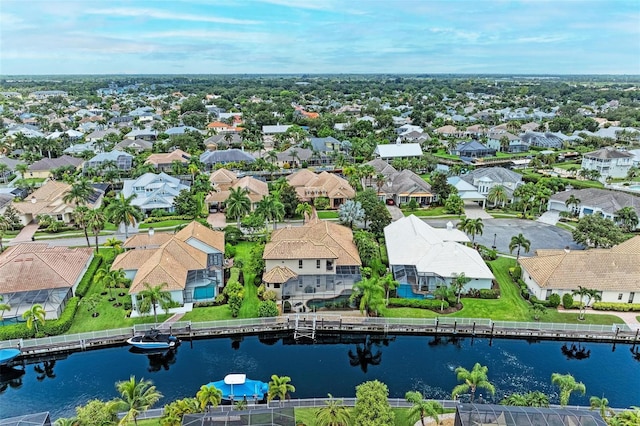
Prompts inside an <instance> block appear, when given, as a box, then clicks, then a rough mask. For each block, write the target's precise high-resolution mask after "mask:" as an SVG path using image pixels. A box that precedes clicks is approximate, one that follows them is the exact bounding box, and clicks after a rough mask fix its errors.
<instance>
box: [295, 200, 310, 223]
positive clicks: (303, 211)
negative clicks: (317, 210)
mask: <svg viewBox="0 0 640 426" xmlns="http://www.w3.org/2000/svg"><path fill="white" fill-rule="evenodd" d="M311 213H313V207H312V206H311V204H309V203H299V204H298V205H297V206H296V214H299V215H302V224H303V225H304V223H305V221H306V218H307V216H309V217H311Z"/></svg>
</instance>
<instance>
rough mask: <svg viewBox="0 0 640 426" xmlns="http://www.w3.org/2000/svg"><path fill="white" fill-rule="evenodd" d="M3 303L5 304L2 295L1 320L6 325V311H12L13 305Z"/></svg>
mask: <svg viewBox="0 0 640 426" xmlns="http://www.w3.org/2000/svg"><path fill="white" fill-rule="evenodd" d="M3 302H4V297H2V295H0V320H2V324H4V311H8V310H9V309H11V305H9V304H8V303H3Z"/></svg>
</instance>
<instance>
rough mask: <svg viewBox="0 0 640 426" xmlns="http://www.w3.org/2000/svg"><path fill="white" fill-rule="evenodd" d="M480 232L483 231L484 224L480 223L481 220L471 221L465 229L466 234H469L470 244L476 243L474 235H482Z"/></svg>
mask: <svg viewBox="0 0 640 426" xmlns="http://www.w3.org/2000/svg"><path fill="white" fill-rule="evenodd" d="M482 231H484V224H483V223H482V219H481V218H477V219H471V221H470V222H469V226H468V228H467V232H468V233H469V234H471V243H472V244H473V243H475V242H476V235H482Z"/></svg>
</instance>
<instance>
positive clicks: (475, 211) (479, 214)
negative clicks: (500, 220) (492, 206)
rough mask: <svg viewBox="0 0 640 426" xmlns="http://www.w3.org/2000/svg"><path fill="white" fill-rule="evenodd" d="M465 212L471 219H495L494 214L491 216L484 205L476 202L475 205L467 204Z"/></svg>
mask: <svg viewBox="0 0 640 426" xmlns="http://www.w3.org/2000/svg"><path fill="white" fill-rule="evenodd" d="M464 214H465V216H467V218H469V219H482V220H484V219H493V216H491V215H490V214H489V213H487V212H486V211H485V210H484V209H483V208H482V207H480V206H479V205H477V204H475V203H473V205H470V204H465V206H464Z"/></svg>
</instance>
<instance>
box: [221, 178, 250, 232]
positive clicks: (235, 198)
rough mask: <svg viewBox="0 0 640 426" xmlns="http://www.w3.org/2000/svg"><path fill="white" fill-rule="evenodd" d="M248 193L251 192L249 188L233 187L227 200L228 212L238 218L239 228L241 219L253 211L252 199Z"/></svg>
mask: <svg viewBox="0 0 640 426" xmlns="http://www.w3.org/2000/svg"><path fill="white" fill-rule="evenodd" d="M247 194H249V190H248V189H247V188H240V187H238V188H231V189H230V190H229V198H227V201H226V204H227V213H229V216H231V217H235V218H236V219H237V220H238V228H240V219H241V218H242V217H244V216H245V215H246V214H248V213H249V212H250V211H251V200H250V199H249V196H248V195H247Z"/></svg>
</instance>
